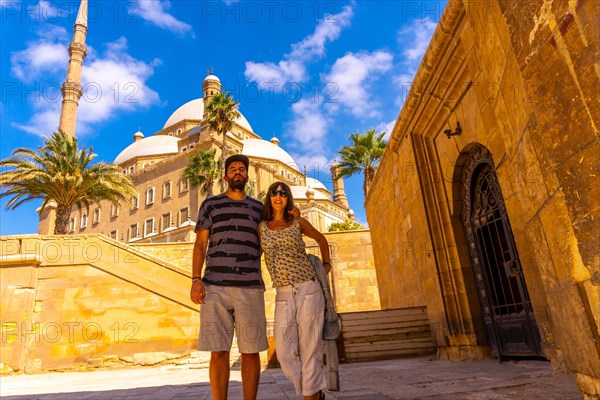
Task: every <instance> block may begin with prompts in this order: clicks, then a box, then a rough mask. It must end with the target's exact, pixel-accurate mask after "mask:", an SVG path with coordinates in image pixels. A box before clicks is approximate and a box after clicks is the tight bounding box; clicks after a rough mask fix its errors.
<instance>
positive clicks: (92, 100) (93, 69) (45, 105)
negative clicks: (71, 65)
mask: <svg viewBox="0 0 600 400" xmlns="http://www.w3.org/2000/svg"><path fill="white" fill-rule="evenodd" d="M47 31H48V32H55V33H56V34H57V35H58V36H57V37H60V36H61V34H60V30H52V29H49V30H47ZM40 33H41V32H40ZM46 40H47V39H45V38H41V39H39V40H38V41H34V42H29V43H28V47H27V48H26V49H25V50H22V51H20V52H17V53H14V54H13V57H11V63H12V72H13V74H14V76H15V77H16V78H18V79H19V80H21V81H23V82H32V81H33V80H35V81H36V82H39V87H40V93H37V97H35V96H32V97H33V98H35V100H36V101H31V102H30V103H31V106H32V108H33V115H32V116H31V118H30V119H29V121H27V122H26V123H22V122H18V121H16V122H13V123H12V126H14V127H16V128H18V129H21V130H23V131H25V132H29V133H34V134H37V135H48V134H50V133H51V132H53V131H55V130H56V129H57V127H58V121H59V116H60V107H61V99H62V97H61V96H60V93H57V96H55V95H54V93H52V95H50V93H49V92H45V90H46V89H47V87H48V85H49V84H50V83H52V85H53V87H55V88H56V89H57V90H58V87H59V86H60V85H59V84H58V82H60V83H62V82H63V81H64V79H65V76H66V67H67V64H68V52H67V44H66V42H62V41H60V40H58V41H56V42H53V43H47V42H46ZM127 50H128V49H127V41H126V39H125V38H123V37H122V38H119V39H117V40H116V41H114V42H110V43H107V44H106V51H105V52H104V54H102V55H101V56H98V55H96V52H95V51H93V49H91V48H90V51H89V52H88V57H87V58H86V59H85V60H84V64H83V70H82V88H83V96H82V97H81V99H80V101H79V113H78V119H77V133H78V134H80V135H81V134H86V133H89V132H91V131H92V130H93V126H94V125H97V124H98V123H99V122H102V121H106V120H108V119H110V118H112V117H114V116H115V115H116V114H117V113H119V112H122V111H125V112H130V111H133V110H135V109H138V108H141V107H148V106H150V105H152V104H156V103H158V102H160V97H159V95H158V93H156V92H155V91H154V90H152V89H151V88H149V87H148V86H147V85H146V81H147V80H148V79H149V78H150V77H151V76H152V74H153V73H154V69H155V67H156V66H157V65H159V64H160V60H153V61H152V62H149V63H147V62H144V61H140V60H137V59H135V58H134V57H132V56H131V55H129V54H128V53H127ZM53 52H54V53H56V54H60V56H55V57H53V56H52V54H54V53H53ZM40 55H41V56H40Z"/></svg>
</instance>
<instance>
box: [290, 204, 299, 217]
mask: <svg viewBox="0 0 600 400" xmlns="http://www.w3.org/2000/svg"><path fill="white" fill-rule="evenodd" d="M289 213H290V214H291V215H292V217H294V219H296V218H300V210H299V209H298V207H294V208H293V209H291V210H290V211H289Z"/></svg>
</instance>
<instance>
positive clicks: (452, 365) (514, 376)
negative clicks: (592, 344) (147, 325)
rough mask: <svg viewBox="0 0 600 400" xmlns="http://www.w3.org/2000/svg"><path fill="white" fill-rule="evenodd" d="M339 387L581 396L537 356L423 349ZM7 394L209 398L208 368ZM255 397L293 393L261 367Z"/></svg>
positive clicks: (353, 397)
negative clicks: (467, 358)
mask: <svg viewBox="0 0 600 400" xmlns="http://www.w3.org/2000/svg"><path fill="white" fill-rule="evenodd" d="M340 385H341V391H339V392H327V398H328V399H345V400H389V399H403V400H404V399H412V400H417V399H420V400H425V399H426V400H434V399H435V400H492V399H493V400H504V399H506V400H570V399H573V400H575V399H577V400H580V399H582V396H581V394H580V392H579V390H578V389H577V386H576V385H575V380H574V378H573V377H566V376H553V375H552V371H551V369H550V363H549V362H544V361H518V362H515V361H512V362H510V361H509V362H505V363H502V364H500V363H498V362H497V361H494V360H485V361H472V362H451V361H439V360H432V359H431V358H429V357H419V358H411V359H397V360H389V361H374V362H364V363H351V364H342V365H340ZM0 396H1V397H2V399H6V400H9V399H11V400H17V399H18V400H21V399H40V400H58V399H60V400H87V399H94V400H96V399H103V400H109V399H110V400H113V399H153V400H154V399H156V400H159V399H160V400H162V399H182V400H185V399H196V400H201V399H210V398H211V396H210V387H209V384H208V370H207V369H183V368H181V367H176V368H175V367H160V368H136V369H122V370H113V371H97V372H79V373H78V372H73V373H51V374H41V375H18V376H8V377H3V378H1V379H0ZM229 398H230V399H231V400H238V399H241V398H242V396H241V383H240V372H239V368H238V367H236V366H234V367H233V371H232V374H231V383H230V386H229ZM258 398H259V399H261V400H285V399H297V398H298V397H296V396H295V394H294V390H293V387H292V386H291V384H290V383H289V382H288V381H287V379H286V378H285V376H284V375H283V373H282V372H281V370H280V369H269V370H265V371H263V373H262V376H261V384H260V390H259V396H258Z"/></svg>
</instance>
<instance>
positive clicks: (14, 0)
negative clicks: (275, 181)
mask: <svg viewBox="0 0 600 400" xmlns="http://www.w3.org/2000/svg"><path fill="white" fill-rule="evenodd" d="M20 2H21V0H0V8H3V7H9V6H14V5H16V4H18V3H20Z"/></svg>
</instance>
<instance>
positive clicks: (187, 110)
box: [163, 75, 254, 132]
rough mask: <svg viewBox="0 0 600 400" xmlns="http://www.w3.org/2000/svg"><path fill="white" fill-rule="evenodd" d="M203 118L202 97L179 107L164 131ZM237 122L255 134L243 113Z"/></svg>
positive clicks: (164, 127)
mask: <svg viewBox="0 0 600 400" xmlns="http://www.w3.org/2000/svg"><path fill="white" fill-rule="evenodd" d="M209 76H210V75H209ZM203 116H204V100H203V99H202V97H200V98H199V99H195V100H191V101H188V102H187V103H185V104H184V105H182V106H181V107H179V108H178V109H177V110H175V112H174V113H173V114H171V116H170V117H169V119H168V120H167V122H166V123H165V125H164V126H163V129H166V128H168V127H169V126H171V125H175V124H176V123H178V122H180V121H183V120H185V119H196V120H201V119H202V117H203ZM235 122H236V123H237V124H238V125H239V126H241V127H243V128H244V129H247V130H249V131H250V132H254V131H253V130H252V127H251V126H250V123H249V122H248V120H247V119H246V117H244V115H242V113H240V116H239V117H238V118H236V119H235Z"/></svg>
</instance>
